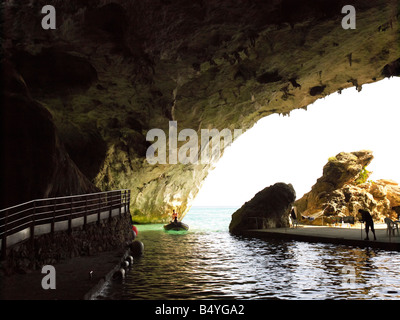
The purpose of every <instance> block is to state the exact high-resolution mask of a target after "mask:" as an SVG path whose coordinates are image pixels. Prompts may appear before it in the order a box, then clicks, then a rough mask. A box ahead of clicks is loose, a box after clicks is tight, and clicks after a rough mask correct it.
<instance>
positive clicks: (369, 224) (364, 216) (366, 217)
mask: <svg viewBox="0 0 400 320" xmlns="http://www.w3.org/2000/svg"><path fill="white" fill-rule="evenodd" d="M358 213H361V221H362V222H365V233H366V234H367V237H366V238H365V240H369V237H368V232H369V228H371V231H372V233H373V234H374V240H376V236H375V228H374V221H373V220H372V217H371V214H370V213H369V211H368V210H364V209H358Z"/></svg>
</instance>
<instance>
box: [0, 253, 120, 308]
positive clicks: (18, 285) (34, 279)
mask: <svg viewBox="0 0 400 320" xmlns="http://www.w3.org/2000/svg"><path fill="white" fill-rule="evenodd" d="M125 256H126V252H125V251H123V250H117V251H109V252H102V253H98V254H96V255H92V256H85V257H76V258H72V259H69V260H67V261H65V262H61V263H57V264H55V265H54V268H55V270H56V289H47V290H45V289H43V288H42V284H41V283H42V279H43V277H44V276H46V274H42V273H41V270H35V271H31V272H29V273H26V274H13V275H10V276H6V275H4V274H3V275H2V274H1V273H0V300H87V299H91V298H92V297H93V296H96V294H97V293H98V292H99V290H101V288H102V287H103V285H104V284H105V282H106V281H109V280H110V279H111V277H112V275H113V274H114V272H115V271H116V270H118V269H119V268H120V264H121V262H122V260H123V259H124V257H125ZM90 271H93V273H92V276H91V277H90V275H89V273H90Z"/></svg>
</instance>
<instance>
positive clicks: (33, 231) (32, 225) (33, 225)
mask: <svg viewBox="0 0 400 320" xmlns="http://www.w3.org/2000/svg"><path fill="white" fill-rule="evenodd" d="M35 214H36V200H35V201H33V213H32V215H31V218H32V221H31V227H30V231H31V243H32V246H33V245H34V238H35Z"/></svg>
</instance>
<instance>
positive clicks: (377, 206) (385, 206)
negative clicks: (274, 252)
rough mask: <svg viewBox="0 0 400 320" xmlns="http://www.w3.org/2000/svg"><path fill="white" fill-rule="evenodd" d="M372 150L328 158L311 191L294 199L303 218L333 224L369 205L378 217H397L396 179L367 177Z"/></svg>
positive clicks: (399, 189) (398, 191)
mask: <svg viewBox="0 0 400 320" xmlns="http://www.w3.org/2000/svg"><path fill="white" fill-rule="evenodd" d="M372 159H373V155H372V152H371V151H366V150H364V151H358V152H351V153H345V152H341V153H339V154H338V155H336V156H335V157H332V158H330V159H329V160H328V163H327V164H326V165H325V166H324V168H323V175H322V177H321V178H319V179H318V180H317V182H316V184H315V185H314V186H313V187H312V188H311V191H310V192H308V193H306V194H305V195H304V196H303V197H302V198H301V199H299V200H297V201H296V202H295V206H296V207H297V209H298V212H299V214H300V215H301V216H303V217H308V218H312V219H304V220H303V222H305V223H311V224H318V225H320V224H332V223H338V222H341V220H342V218H344V217H355V218H356V217H357V212H358V209H361V208H364V209H368V210H369V211H370V212H371V213H372V216H373V218H374V219H375V220H377V221H381V222H383V220H384V218H385V217H390V218H392V219H395V218H396V213H395V211H394V209H393V207H396V206H398V204H399V203H400V187H398V185H397V183H396V182H394V181H393V180H384V179H382V180H378V181H370V180H368V178H369V176H370V174H371V172H369V171H368V170H367V169H366V166H367V165H368V164H369V163H370V162H371V161H372Z"/></svg>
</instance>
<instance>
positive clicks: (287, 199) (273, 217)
mask: <svg viewBox="0 0 400 320" xmlns="http://www.w3.org/2000/svg"><path fill="white" fill-rule="evenodd" d="M294 200H296V192H295V191H294V189H293V186H292V185H291V184H285V183H276V184H274V185H272V186H269V187H267V188H265V189H263V190H262V191H260V192H258V193H257V194H256V195H255V196H254V197H253V199H251V200H250V201H248V202H246V203H245V204H244V205H243V206H242V207H241V208H240V209H239V210H237V211H236V212H235V213H233V215H232V220H231V223H230V225H229V231H230V232H231V233H234V234H236V233H240V231H241V230H246V229H264V228H284V227H289V213H290V210H291V209H292V204H293V202H294Z"/></svg>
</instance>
